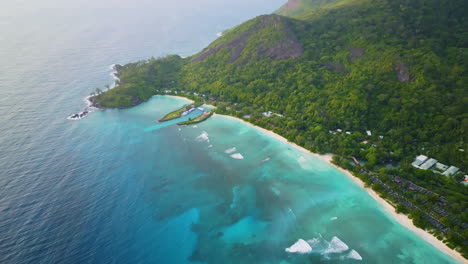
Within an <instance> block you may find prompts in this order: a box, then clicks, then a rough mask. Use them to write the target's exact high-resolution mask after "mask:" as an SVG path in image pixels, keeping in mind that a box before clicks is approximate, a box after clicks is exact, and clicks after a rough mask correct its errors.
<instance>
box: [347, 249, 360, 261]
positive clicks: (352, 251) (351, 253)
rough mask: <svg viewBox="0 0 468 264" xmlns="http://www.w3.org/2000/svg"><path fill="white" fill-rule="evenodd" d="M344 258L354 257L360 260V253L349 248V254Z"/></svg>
mask: <svg viewBox="0 0 468 264" xmlns="http://www.w3.org/2000/svg"><path fill="white" fill-rule="evenodd" d="M346 258H348V259H355V260H362V257H361V255H359V253H358V252H357V251H356V250H354V249H353V250H351V252H349V254H348V255H347V256H346Z"/></svg>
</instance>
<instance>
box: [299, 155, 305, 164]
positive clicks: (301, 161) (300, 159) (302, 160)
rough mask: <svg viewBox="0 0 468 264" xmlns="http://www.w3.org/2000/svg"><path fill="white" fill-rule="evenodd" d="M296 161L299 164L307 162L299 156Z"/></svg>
mask: <svg viewBox="0 0 468 264" xmlns="http://www.w3.org/2000/svg"><path fill="white" fill-rule="evenodd" d="M297 161H299V162H300V163H304V162H306V161H307V160H306V158H304V157H303V156H300V157H299V158H298V159H297Z"/></svg>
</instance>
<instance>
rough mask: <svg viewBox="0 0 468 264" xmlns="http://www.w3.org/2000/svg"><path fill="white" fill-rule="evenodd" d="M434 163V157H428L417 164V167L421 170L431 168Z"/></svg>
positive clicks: (435, 161)
mask: <svg viewBox="0 0 468 264" xmlns="http://www.w3.org/2000/svg"><path fill="white" fill-rule="evenodd" d="M436 163H437V160H436V159H432V158H430V159H428V160H426V162H424V163H423V164H421V165H420V166H419V168H420V169H421V170H428V169H430V168H432V166H434V165H435V164H436Z"/></svg>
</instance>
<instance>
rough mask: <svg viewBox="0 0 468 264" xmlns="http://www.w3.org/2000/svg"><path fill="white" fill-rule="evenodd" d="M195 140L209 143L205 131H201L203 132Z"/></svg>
mask: <svg viewBox="0 0 468 264" xmlns="http://www.w3.org/2000/svg"><path fill="white" fill-rule="evenodd" d="M197 140H198V141H208V142H210V138H209V137H208V133H206V131H203V132H202V133H201V134H200V135H199V136H198V137H197Z"/></svg>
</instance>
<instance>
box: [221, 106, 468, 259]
mask: <svg viewBox="0 0 468 264" xmlns="http://www.w3.org/2000/svg"><path fill="white" fill-rule="evenodd" d="M222 116H224V117H227V118H231V119H235V120H238V121H240V122H243V123H245V124H248V125H251V126H253V127H255V128H256V129H258V130H260V131H262V132H263V133H265V134H267V135H269V136H271V137H274V138H276V139H278V140H280V141H283V142H286V143H288V144H290V145H292V146H293V147H295V148H296V149H298V150H300V151H302V152H305V153H308V154H310V155H313V156H317V157H320V158H321V159H323V160H325V161H327V162H328V163H330V164H331V165H332V166H334V167H335V168H337V169H338V170H340V171H341V172H343V173H344V174H346V175H347V176H349V178H350V179H352V180H353V181H354V182H355V183H356V184H357V185H359V186H360V187H362V188H363V189H365V190H366V191H367V193H368V194H369V195H370V196H371V197H372V198H374V200H375V201H377V202H378V203H379V204H380V205H382V207H383V208H384V209H385V211H386V212H387V213H388V214H389V215H390V216H392V217H393V218H394V219H395V220H396V221H397V222H398V223H400V224H401V225H402V226H404V227H406V228H407V229H409V230H410V231H412V232H413V233H415V234H416V235H418V236H419V237H421V238H422V239H424V240H425V241H427V242H428V243H430V244H431V245H433V246H434V247H436V248H437V249H439V250H440V251H442V252H444V253H446V254H447V255H449V256H451V257H453V258H454V259H456V260H457V261H459V262H460V263H468V260H466V259H465V258H464V257H463V256H462V255H461V254H460V253H459V252H457V251H455V250H453V249H451V248H449V247H448V246H447V245H445V244H444V243H443V242H442V241H440V240H439V239H437V238H436V237H435V236H433V235H432V234H430V233H429V232H427V231H425V230H422V229H420V228H419V227H416V226H415V225H414V224H413V221H412V220H411V219H410V218H409V217H408V216H406V215H404V214H398V213H397V212H396V210H395V208H394V207H393V206H392V205H391V204H390V203H389V202H387V201H386V200H384V199H383V198H381V197H380V196H379V195H378V194H377V193H376V192H375V191H374V190H372V189H370V188H366V187H365V186H364V182H363V181H362V180H361V179H359V178H357V177H355V176H353V175H352V174H351V172H349V171H347V170H345V169H343V168H340V167H338V166H336V165H335V164H333V163H332V162H331V161H332V158H333V154H326V155H320V154H316V153H313V152H311V151H309V150H307V149H305V148H303V147H301V146H299V145H297V144H294V143H292V142H289V141H288V140H287V139H286V138H284V137H282V136H280V135H278V134H276V133H274V132H273V131H270V130H267V129H264V128H262V127H259V126H256V125H253V124H251V123H249V122H247V121H244V120H242V119H240V118H237V117H232V116H227V115H222Z"/></svg>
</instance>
